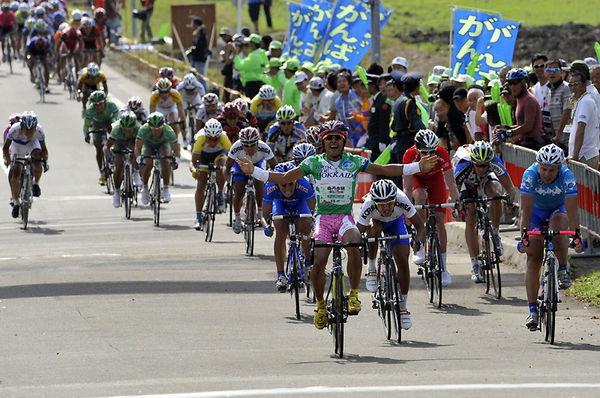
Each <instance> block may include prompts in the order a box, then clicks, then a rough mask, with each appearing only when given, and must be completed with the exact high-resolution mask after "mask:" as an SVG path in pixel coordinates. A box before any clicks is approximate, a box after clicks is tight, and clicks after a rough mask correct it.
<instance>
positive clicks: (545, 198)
mask: <svg viewBox="0 0 600 398" xmlns="http://www.w3.org/2000/svg"><path fill="white" fill-rule="evenodd" d="M521 193H525V194H530V195H533V206H534V208H538V209H541V210H552V209H557V208H559V207H560V206H562V205H564V203H565V197H566V196H577V182H576V181H575V176H574V175H573V172H572V171H571V170H570V169H569V168H568V167H567V166H565V165H563V166H562V167H561V169H560V171H559V172H558V176H557V177H556V179H555V180H554V181H553V182H552V183H550V184H546V183H545V182H544V181H543V180H542V178H541V177H540V173H539V166H538V164H537V163H534V164H532V165H531V166H529V167H528V168H527V170H525V173H523V179H522V180H521Z"/></svg>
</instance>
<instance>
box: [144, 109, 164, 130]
mask: <svg viewBox="0 0 600 398" xmlns="http://www.w3.org/2000/svg"><path fill="white" fill-rule="evenodd" d="M164 124H165V117H164V116H163V114H162V113H160V112H153V113H151V114H150V116H148V125H149V126H150V127H162V126H163V125H164Z"/></svg>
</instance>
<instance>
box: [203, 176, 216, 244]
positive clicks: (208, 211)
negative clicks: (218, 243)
mask: <svg viewBox="0 0 600 398" xmlns="http://www.w3.org/2000/svg"><path fill="white" fill-rule="evenodd" d="M215 201H216V193H215V187H214V185H211V186H210V187H208V195H206V204H205V206H204V209H205V210H204V228H206V235H205V237H204V240H205V241H206V242H211V241H212V237H213V232H214V227H215V213H214V207H215Z"/></svg>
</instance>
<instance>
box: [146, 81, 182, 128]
mask: <svg viewBox="0 0 600 398" xmlns="http://www.w3.org/2000/svg"><path fill="white" fill-rule="evenodd" d="M153 112H160V113H162V114H163V116H164V117H165V120H166V121H167V123H170V124H173V123H174V122H180V124H179V125H175V126H174V127H173V129H174V130H175V132H176V133H177V134H179V133H180V132H181V127H182V126H181V124H183V120H182V118H183V117H184V116H185V111H184V110H183V99H182V98H181V94H179V91H177V90H175V89H174V88H173V84H172V83H171V81H170V80H169V79H167V78H162V79H160V80H159V81H158V83H156V90H155V91H153V92H152V95H151V96H150V113H153Z"/></svg>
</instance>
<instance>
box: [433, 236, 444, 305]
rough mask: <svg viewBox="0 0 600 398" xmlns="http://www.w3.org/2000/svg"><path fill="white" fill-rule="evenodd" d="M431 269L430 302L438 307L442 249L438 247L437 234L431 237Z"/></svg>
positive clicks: (440, 302) (440, 303)
mask: <svg viewBox="0 0 600 398" xmlns="http://www.w3.org/2000/svg"><path fill="white" fill-rule="evenodd" d="M431 250H432V252H431V259H432V262H431V271H432V279H433V289H432V293H433V297H432V298H433V300H432V302H433V303H434V304H435V305H436V306H437V307H438V308H441V307H442V251H441V249H440V241H439V240H438V238H437V236H436V237H435V238H434V239H433V242H432V245H431Z"/></svg>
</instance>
